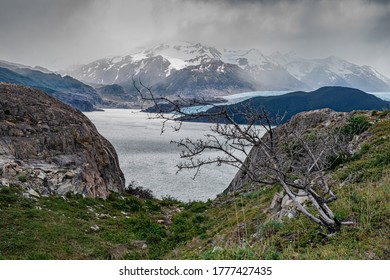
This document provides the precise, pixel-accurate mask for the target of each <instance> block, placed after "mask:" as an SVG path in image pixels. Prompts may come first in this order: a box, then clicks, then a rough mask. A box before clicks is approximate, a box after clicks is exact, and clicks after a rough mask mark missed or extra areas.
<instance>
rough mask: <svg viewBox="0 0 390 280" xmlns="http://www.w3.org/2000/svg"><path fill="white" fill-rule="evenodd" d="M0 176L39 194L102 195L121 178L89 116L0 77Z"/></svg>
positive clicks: (112, 152)
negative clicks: (0, 80)
mask: <svg viewBox="0 0 390 280" xmlns="http://www.w3.org/2000/svg"><path fill="white" fill-rule="evenodd" d="M0 178H2V179H1V182H2V183H3V184H6V183H7V182H11V183H12V182H14V183H18V184H20V185H24V186H25V187H26V188H28V189H33V190H35V191H37V192H38V193H40V194H55V193H57V194H65V193H68V192H71V193H78V194H83V195H86V196H90V197H102V198H106V197H107V196H108V195H109V193H110V192H111V191H114V192H121V191H123V190H124V187H125V180H124V176H123V173H122V171H121V170H120V168H119V163H118V157H117V154H116V152H115V150H114V148H113V146H112V145H111V143H110V142H108V140H106V139H105V138H103V137H102V136H101V135H100V134H99V133H98V132H97V130H96V128H95V126H94V125H93V124H92V123H91V121H90V120H89V119H88V118H87V117H85V116H84V115H83V114H82V113H80V112H79V111H77V110H75V109H73V108H72V107H70V106H68V105H66V104H63V103H61V102H59V101H57V100H56V99H54V98H52V97H50V96H48V95H47V94H45V93H44V92H41V91H38V90H35V89H32V88H27V87H22V86H16V85H10V84H4V83H0Z"/></svg>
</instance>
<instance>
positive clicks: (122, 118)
mask: <svg viewBox="0 0 390 280" xmlns="http://www.w3.org/2000/svg"><path fill="white" fill-rule="evenodd" d="M85 115H86V116H87V117H88V118H89V119H90V120H91V121H92V122H93V123H94V124H95V126H96V128H97V130H98V131H99V132H100V134H102V135H103V136H104V137H105V138H107V139H108V140H109V141H110V142H111V143H112V144H113V146H114V148H115V150H116V151H117V154H118V157H119V163H120V166H121V169H122V171H123V173H124V175H125V178H126V184H129V183H130V182H132V181H135V182H136V184H137V185H139V186H142V187H144V188H148V189H150V190H152V191H153V194H154V195H155V196H156V197H160V198H161V197H167V196H171V197H174V198H177V199H179V200H182V201H195V200H201V201H206V200H208V199H213V198H215V197H216V196H217V195H218V194H220V193H222V192H223V191H224V190H225V189H226V188H227V186H228V185H229V183H230V181H231V180H232V179H233V178H234V176H235V174H236V172H237V169H236V168H234V167H232V166H224V165H222V166H215V165H213V166H205V167H204V168H202V169H201V170H200V173H199V174H198V176H196V177H195V179H193V176H194V175H195V170H190V171H188V170H186V171H181V172H180V173H178V174H176V172H177V167H176V165H177V164H178V163H179V162H180V161H181V159H180V149H179V148H178V147H177V146H176V145H174V144H171V143H170V142H171V140H175V141H179V140H180V139H184V138H190V139H193V140H196V139H199V138H202V137H203V136H204V135H205V134H209V133H210V124H206V123H183V125H182V127H181V129H180V131H178V132H175V131H173V129H172V128H171V126H170V125H168V126H167V129H166V131H165V132H164V133H162V134H161V129H162V121H161V120H158V119H150V118H149V117H151V115H149V114H147V113H143V112H140V111H139V110H128V109H127V110H126V109H105V111H104V112H98V111H96V112H88V113H85ZM217 155H218V153H217V152H208V153H206V154H205V155H204V156H206V157H211V158H212V157H215V156H217Z"/></svg>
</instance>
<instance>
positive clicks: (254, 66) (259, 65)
mask: <svg viewBox="0 0 390 280" xmlns="http://www.w3.org/2000/svg"><path fill="white" fill-rule="evenodd" d="M215 63H219V64H220V65H221V67H220V68H216V69H213V71H210V73H208V77H210V79H211V80H212V78H215V77H223V78H224V79H227V78H228V79H229V80H230V82H229V84H230V85H231V84H235V85H236V86H235V87H234V88H235V91H233V92H228V94H229V93H237V92H242V91H244V90H246V89H248V87H247V86H245V87H243V86H242V85H243V84H250V86H249V88H253V89H254V90H313V89H315V88H319V87H322V86H329V85H334V86H347V87H355V88H359V89H361V90H364V91H388V90H390V79H389V78H387V77H385V76H384V75H382V74H380V73H379V72H378V71H377V70H375V69H374V68H373V67H370V66H358V65H356V64H353V63H351V62H348V61H346V60H343V59H340V58H337V57H334V56H329V57H327V58H320V59H308V58H300V57H298V56H297V55H295V54H293V53H287V54H281V53H280V52H274V53H273V54H271V55H265V54H263V53H262V52H261V51H260V50H258V49H255V48H252V49H249V50H229V49H217V48H214V47H209V46H205V45H202V44H200V43H197V44H194V43H190V42H177V41H175V42H171V43H168V44H159V45H155V46H152V47H149V48H138V49H137V50H135V51H133V52H129V53H128V54H126V55H122V56H112V57H109V58H102V59H98V60H95V61H93V62H91V63H88V64H85V65H81V66H78V67H74V68H73V69H70V70H67V71H62V72H61V73H64V74H65V73H66V74H69V75H71V76H74V77H76V78H77V79H80V80H81V81H84V82H86V83H94V84H103V85H106V84H119V85H121V86H125V87H127V88H129V86H130V85H132V82H133V81H132V79H133V78H134V79H135V80H142V82H143V83H144V84H147V85H148V86H149V87H151V89H153V90H154V91H155V92H156V93H157V94H160V95H177V94H183V91H181V90H180V89H178V88H177V89H175V90H172V89H170V88H169V85H170V84H171V83H173V84H175V83H176V84H177V83H179V82H180V80H181V79H182V78H183V76H186V80H196V78H197V76H198V74H197V72H198V73H200V72H202V71H203V72H202V73H204V72H205V71H207V70H209V69H210V68H211V67H212V65H214V64H215ZM235 67H238V68H239V69H237V70H236V74H235V75H234V77H227V76H226V75H225V73H224V71H223V69H230V68H235ZM230 85H225V84H224V83H223V82H221V83H219V84H216V83H215V82H212V81H211V82H210V83H206V84H205V85H204V90H199V89H197V93H199V94H202V93H203V94H207V92H213V93H214V94H218V93H222V92H223V91H224V90H228V89H229V88H230V87H231V86H230ZM164 87H165V89H164ZM184 94H187V95H188V92H186V91H184ZM193 94H194V93H193Z"/></svg>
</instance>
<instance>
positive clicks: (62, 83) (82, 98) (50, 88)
mask: <svg viewBox="0 0 390 280" xmlns="http://www.w3.org/2000/svg"><path fill="white" fill-rule="evenodd" d="M0 82H7V83H12V84H18V85H24V86H30V87H34V88H36V89H39V90H42V91H44V92H46V93H48V94H50V95H51V96H53V97H55V98H57V99H59V100H61V101H63V102H65V103H67V104H69V105H72V106H73V107H75V108H77V109H79V110H81V111H91V110H94V107H95V105H97V104H99V103H101V98H100V96H99V95H98V94H97V93H96V91H95V90H94V89H93V88H92V87H90V86H88V85H85V84H83V83H81V82H80V81H78V80H76V79H74V78H72V77H69V76H65V77H61V75H58V74H54V73H43V72H40V71H36V70H31V69H27V68H15V69H13V70H10V69H8V68H3V67H0Z"/></svg>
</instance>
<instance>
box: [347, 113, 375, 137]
mask: <svg viewBox="0 0 390 280" xmlns="http://www.w3.org/2000/svg"><path fill="white" fill-rule="evenodd" d="M369 127H370V123H369V122H368V121H367V119H366V117H365V116H356V117H352V118H350V119H349V121H348V124H347V125H346V126H344V127H343V128H342V129H341V133H342V134H345V135H349V136H354V135H359V134H361V133H363V132H364V131H366V130H367V129H368V128H369Z"/></svg>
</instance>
